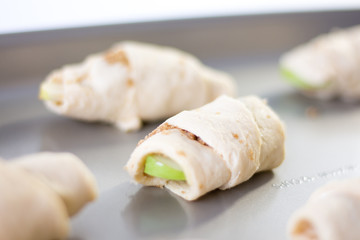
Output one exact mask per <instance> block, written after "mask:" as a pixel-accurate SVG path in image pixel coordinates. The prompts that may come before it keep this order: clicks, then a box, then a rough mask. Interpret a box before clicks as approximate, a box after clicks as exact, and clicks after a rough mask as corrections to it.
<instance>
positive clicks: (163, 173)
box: [144, 154, 186, 181]
mask: <svg viewBox="0 0 360 240" xmlns="http://www.w3.org/2000/svg"><path fill="white" fill-rule="evenodd" d="M144 173H146V174H148V175H150V176H153V177H159V178H164V179H168V180H180V181H181V180H186V177H185V174H184V172H183V171H182V169H181V167H180V166H179V165H177V164H176V163H175V162H174V161H172V160H171V159H169V158H167V157H164V156H162V155H155V154H154V155H148V156H147V157H146V160H145V169H144Z"/></svg>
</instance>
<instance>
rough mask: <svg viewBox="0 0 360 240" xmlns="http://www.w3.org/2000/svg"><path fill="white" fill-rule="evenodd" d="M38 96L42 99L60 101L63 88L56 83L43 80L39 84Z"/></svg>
mask: <svg viewBox="0 0 360 240" xmlns="http://www.w3.org/2000/svg"><path fill="white" fill-rule="evenodd" d="M39 98H40V99H41V100H44V101H54V102H60V101H62V99H63V88H62V86H61V85H60V84H57V83H51V82H44V83H42V84H41V86H40V92H39Z"/></svg>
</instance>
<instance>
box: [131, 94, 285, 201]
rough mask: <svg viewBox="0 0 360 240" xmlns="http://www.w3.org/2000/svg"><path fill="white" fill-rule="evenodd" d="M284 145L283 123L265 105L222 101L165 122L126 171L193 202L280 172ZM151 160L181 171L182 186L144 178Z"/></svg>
mask: <svg viewBox="0 0 360 240" xmlns="http://www.w3.org/2000/svg"><path fill="white" fill-rule="evenodd" d="M284 140H285V133H284V126H283V124H282V122H281V120H280V119H279V117H278V116H277V115H276V114H275V113H274V112H273V111H272V110H271V109H270V108H269V107H268V106H267V105H266V103H265V102H264V101H263V100H261V99H259V98H257V97H255V96H248V97H244V98H239V99H234V98H231V97H227V96H221V97H219V98H217V99H216V100H215V101H213V102H211V103H209V104H206V105H204V106H203V107H201V108H197V109H194V110H191V111H183V112H181V113H179V114H177V115H175V116H173V117H171V118H169V119H168V120H166V121H165V122H164V123H163V124H162V125H160V126H159V127H158V128H157V129H155V130H154V131H153V132H152V133H150V134H149V136H147V137H146V138H145V139H144V140H142V141H140V142H139V144H138V146H137V147H136V148H135V150H134V151H133V153H132V155H131V157H130V160H129V161H128V163H127V164H126V169H127V171H128V172H129V174H130V176H131V177H133V179H134V180H135V181H136V182H138V183H141V184H144V185H149V186H160V187H162V186H165V187H166V188H168V189H169V190H171V191H173V192H174V193H176V194H178V195H180V196H181V197H183V198H185V199H187V200H195V199H197V198H199V197H200V196H202V195H204V194H205V193H207V192H209V191H211V190H214V189H216V188H220V189H228V188H231V187H234V186H236V185H238V184H240V183H242V182H244V181H246V180H248V179H249V178H251V176H253V174H255V173H256V172H259V171H264V170H269V169H272V168H275V167H277V166H279V165H280V164H281V163H282V161H283V160H284ZM150 154H160V155H164V156H166V157H168V158H170V159H172V160H173V161H174V162H176V163H177V164H178V165H179V166H180V167H181V168H182V169H183V171H184V173H185V176H186V181H172V180H166V179H161V178H156V177H151V176H149V175H146V174H144V165H145V159H146V156H147V155H150Z"/></svg>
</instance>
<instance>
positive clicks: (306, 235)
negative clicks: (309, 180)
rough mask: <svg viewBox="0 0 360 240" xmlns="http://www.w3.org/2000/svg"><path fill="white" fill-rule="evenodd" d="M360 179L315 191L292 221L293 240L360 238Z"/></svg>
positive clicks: (330, 185) (333, 183)
mask: <svg viewBox="0 0 360 240" xmlns="http://www.w3.org/2000/svg"><path fill="white" fill-rule="evenodd" d="M359 222H360V178H355V179H347V180H342V181H337V182H332V183H329V184H327V185H325V186H323V187H321V188H320V189H318V190H317V191H315V192H314V193H313V194H312V195H311V197H310V199H309V200H308V202H307V203H306V205H305V206H303V207H302V208H300V209H298V210H297V211H296V212H295V213H294V214H293V215H292V217H291V218H290V220H289V224H288V234H289V237H290V238H291V239H293V240H300V239H301V240H306V239H316V240H343V239H349V240H352V239H353V240H355V239H360V228H359Z"/></svg>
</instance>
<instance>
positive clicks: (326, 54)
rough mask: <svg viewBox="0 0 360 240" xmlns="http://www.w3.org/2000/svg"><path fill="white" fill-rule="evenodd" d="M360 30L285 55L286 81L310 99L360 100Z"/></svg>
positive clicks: (326, 36) (282, 64) (340, 33)
mask: <svg viewBox="0 0 360 240" xmlns="http://www.w3.org/2000/svg"><path fill="white" fill-rule="evenodd" d="M359 65H360V26H355V27H352V28H348V29H343V30H335V31H332V32H330V33H328V34H324V35H321V36H319V37H317V38H315V39H313V40H311V41H310V42H308V43H306V44H303V45H301V46H298V47H296V48H295V49H293V50H291V51H289V52H288V53H285V54H284V55H283V56H282V57H281V59H280V67H281V69H282V71H283V73H285V74H284V75H285V77H286V78H287V79H289V81H291V82H292V83H294V85H296V86H298V87H299V89H300V90H301V91H302V92H303V93H304V94H305V95H307V96H309V97H314V98H318V99H323V100H328V99H332V98H336V97H340V98H341V99H343V100H344V101H358V100H360V68H359Z"/></svg>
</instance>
